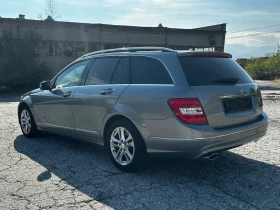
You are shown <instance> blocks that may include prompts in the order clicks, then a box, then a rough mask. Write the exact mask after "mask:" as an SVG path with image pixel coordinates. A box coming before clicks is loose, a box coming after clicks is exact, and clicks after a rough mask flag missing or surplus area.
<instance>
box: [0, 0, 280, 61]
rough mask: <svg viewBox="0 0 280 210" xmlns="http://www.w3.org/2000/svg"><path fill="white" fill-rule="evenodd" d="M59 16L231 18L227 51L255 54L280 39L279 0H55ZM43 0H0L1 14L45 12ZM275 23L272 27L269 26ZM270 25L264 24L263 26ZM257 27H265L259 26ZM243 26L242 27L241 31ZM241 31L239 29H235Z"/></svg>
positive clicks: (88, 19)
mask: <svg viewBox="0 0 280 210" xmlns="http://www.w3.org/2000/svg"><path fill="white" fill-rule="evenodd" d="M54 2H55V3H56V9H57V14H58V15H59V16H60V17H59V18H58V19H57V20H59V21H70V22H85V23H103V24H116V25H135V26H154V27H156V26H158V24H159V23H162V24H163V26H164V27H168V28H197V27H203V26H208V25H215V24H221V23H227V35H226V47H225V51H227V52H229V53H232V54H233V56H234V57H235V58H238V57H257V56H264V55H265V54H267V53H273V52H276V51H277V43H279V44H280V12H279V7H280V0H54ZM44 10H45V0H0V16H1V17H8V18H15V17H18V14H24V15H25V17H26V18H27V19H37V16H38V13H42V14H43V15H44V14H45V12H44ZM272 25H276V26H273V27H268V26H272ZM263 27H266V28H263ZM255 28H262V29H256V30H252V29H255ZM238 31H239V32H238ZM236 32H238V33H236Z"/></svg>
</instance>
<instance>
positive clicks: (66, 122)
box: [39, 60, 89, 132]
mask: <svg viewBox="0 0 280 210" xmlns="http://www.w3.org/2000/svg"><path fill="white" fill-rule="evenodd" d="M88 63H89V60H85V61H81V62H78V63H75V64H73V65H71V66H70V67H68V68H66V69H65V70H64V71H63V72H61V73H60V74H59V75H58V76H57V77H56V78H54V80H52V84H51V86H52V88H51V90H45V91H43V92H42V94H41V100H40V101H41V102H40V104H39V113H40V115H39V118H40V122H41V127H43V129H44V130H63V131H67V132H71V131H72V132H74V121H73V115H72V109H71V104H72V97H73V95H74V93H75V91H76V89H77V88H78V86H79V85H80V83H81V80H82V76H83V73H84V71H85V69H86V66H87V64H88Z"/></svg>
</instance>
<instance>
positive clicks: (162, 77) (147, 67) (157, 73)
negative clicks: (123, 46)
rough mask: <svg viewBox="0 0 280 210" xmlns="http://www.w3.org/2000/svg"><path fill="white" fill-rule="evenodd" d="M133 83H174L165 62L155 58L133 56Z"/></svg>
mask: <svg viewBox="0 0 280 210" xmlns="http://www.w3.org/2000/svg"><path fill="white" fill-rule="evenodd" d="M131 83H132V84H173V82H172V80H171V78H170V75H169V74H168V72H167V70H166V69H165V67H164V66H163V64H162V63H161V62H160V61H159V60H157V59H154V58H145V57H134V58H131Z"/></svg>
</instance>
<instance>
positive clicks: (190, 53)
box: [177, 51, 232, 58]
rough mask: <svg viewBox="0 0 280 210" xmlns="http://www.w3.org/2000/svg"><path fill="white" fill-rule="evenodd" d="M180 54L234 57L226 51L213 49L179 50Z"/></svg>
mask: <svg viewBox="0 0 280 210" xmlns="http://www.w3.org/2000/svg"><path fill="white" fill-rule="evenodd" d="M177 54H178V56H192V57H214V58H232V55H231V54H229V53H224V52H213V51H200V52H194V51H178V52H177Z"/></svg>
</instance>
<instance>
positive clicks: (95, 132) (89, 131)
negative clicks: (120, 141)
mask: <svg viewBox="0 0 280 210" xmlns="http://www.w3.org/2000/svg"><path fill="white" fill-rule="evenodd" d="M75 130H76V131H82V132H85V133H92V134H99V132H98V131H91V130H84V129H78V128H75Z"/></svg>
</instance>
